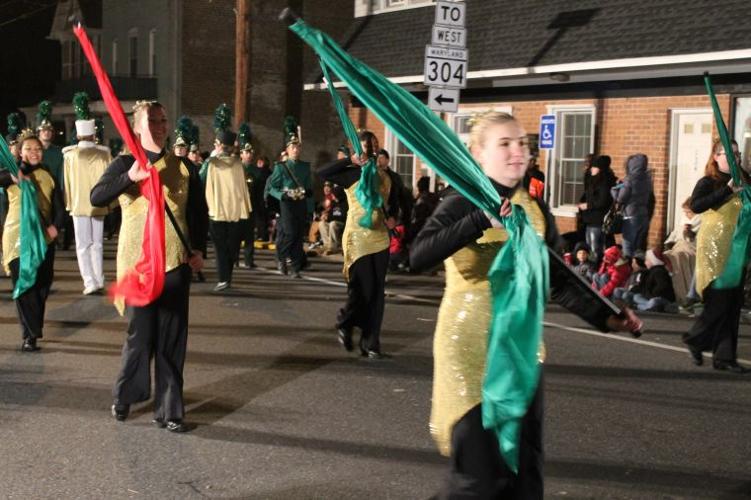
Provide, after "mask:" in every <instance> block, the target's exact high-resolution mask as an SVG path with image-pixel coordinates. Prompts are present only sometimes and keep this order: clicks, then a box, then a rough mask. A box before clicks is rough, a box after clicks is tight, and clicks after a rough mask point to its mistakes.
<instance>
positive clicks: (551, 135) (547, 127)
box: [540, 115, 555, 149]
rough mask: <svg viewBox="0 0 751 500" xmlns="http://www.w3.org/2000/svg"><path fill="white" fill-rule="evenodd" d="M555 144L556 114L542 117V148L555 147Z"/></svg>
mask: <svg viewBox="0 0 751 500" xmlns="http://www.w3.org/2000/svg"><path fill="white" fill-rule="evenodd" d="M554 146H555V115H542V116H541V117H540V149H553V147H554Z"/></svg>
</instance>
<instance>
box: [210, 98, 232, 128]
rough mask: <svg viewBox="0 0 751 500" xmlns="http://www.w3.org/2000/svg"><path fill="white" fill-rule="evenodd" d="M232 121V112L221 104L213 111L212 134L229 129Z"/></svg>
mask: <svg viewBox="0 0 751 500" xmlns="http://www.w3.org/2000/svg"><path fill="white" fill-rule="evenodd" d="M231 120H232V111H230V109H229V106H227V105H226V104H221V105H220V106H219V107H218V108H216V111H214V132H221V131H222V130H227V129H228V128H229V123H230V121H231Z"/></svg>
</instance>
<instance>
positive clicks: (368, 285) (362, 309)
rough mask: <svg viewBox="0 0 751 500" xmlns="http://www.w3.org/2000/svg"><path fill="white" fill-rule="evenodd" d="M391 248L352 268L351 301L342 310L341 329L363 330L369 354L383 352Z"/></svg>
mask: <svg viewBox="0 0 751 500" xmlns="http://www.w3.org/2000/svg"><path fill="white" fill-rule="evenodd" d="M388 266H389V250H388V248H387V249H385V250H382V251H380V252H378V253H374V254H370V255H365V256H364V257H360V258H359V259H357V260H356V261H355V262H354V264H352V266H350V268H349V282H348V283H347V302H346V304H344V307H343V308H342V309H340V310H339V315H338V317H337V325H336V326H337V328H342V329H345V330H352V328H354V327H358V328H360V330H362V337H361V338H360V347H361V348H362V349H365V350H367V351H376V352H380V350H381V323H383V309H384V302H385V292H384V288H385V286H386V271H387V270H388Z"/></svg>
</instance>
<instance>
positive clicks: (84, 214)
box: [62, 93, 112, 295]
mask: <svg viewBox="0 0 751 500" xmlns="http://www.w3.org/2000/svg"><path fill="white" fill-rule="evenodd" d="M74 108H75V110H76V115H77V117H78V119H77V120H76V123H75V125H76V137H77V139H78V142H77V143H76V144H75V145H73V146H68V147H66V148H64V149H63V175H62V177H63V187H64V188H63V193H64V197H65V210H67V211H68V213H69V214H70V216H71V217H72V218H73V231H74V233H75V236H76V258H77V259H78V270H79V271H80V273H81V278H82V279H83V294H84V295H91V294H94V293H99V292H101V291H102V290H103V289H104V270H103V249H104V244H103V242H104V217H105V216H106V215H107V213H108V212H109V207H107V206H105V207H95V206H94V205H92V204H91V199H90V194H91V189H92V188H93V187H94V186H95V185H96V183H97V182H98V181H99V179H100V178H101V177H102V174H104V171H105V170H107V166H108V165H109V164H110V162H111V161H112V157H111V156H110V149H109V148H108V147H106V146H99V145H97V144H96V143H95V142H94V139H95V136H96V126H95V122H94V120H93V119H91V116H90V113H89V106H88V96H86V94H83V93H80V94H76V96H75V97H74Z"/></svg>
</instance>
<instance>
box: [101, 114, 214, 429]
mask: <svg viewBox="0 0 751 500" xmlns="http://www.w3.org/2000/svg"><path fill="white" fill-rule="evenodd" d="M133 121H134V124H133V131H134V132H135V133H136V135H137V137H138V139H139V140H140V141H141V144H142V145H143V147H144V149H145V150H146V155H147V156H148V159H149V162H150V163H151V164H152V165H153V166H154V168H156V169H157V170H158V171H159V177H160V179H161V183H162V186H163V189H164V198H165V203H166V204H167V205H168V206H169V208H170V209H171V211H172V213H173V214H174V216H175V218H176V219H177V224H178V226H179V228H180V230H181V232H182V233H183V234H184V235H185V236H186V237H188V238H189V240H190V245H191V247H192V254H191V255H188V253H187V251H186V249H185V248H184V246H183V244H182V243H181V241H180V238H179V237H178V233H177V231H176V230H175V227H174V226H173V225H172V223H171V222H170V221H169V220H167V222H166V224H165V256H166V275H165V280H164V289H163V291H162V294H161V296H160V297H159V298H157V299H156V300H155V301H153V302H152V303H150V304H148V305H146V306H143V307H129V315H130V325H129V327H128V337H127V339H126V341H125V345H124V346H123V353H122V368H121V370H120V374H119V375H118V377H117V382H116V383H115V387H114V389H113V396H114V404H113V405H112V414H113V416H114V417H115V419H117V420H119V421H123V420H125V419H126V418H127V417H128V414H129V411H130V405H132V404H134V403H138V402H141V401H146V400H147V399H149V397H150V394H151V376H150V366H149V365H150V361H151V358H152V357H153V358H154V359H155V362H154V376H155V378H156V383H155V395H154V423H155V424H156V425H158V426H159V427H164V428H166V429H167V430H169V431H171V432H186V431H188V430H190V427H189V426H188V425H186V424H185V423H184V421H183V418H184V413H185V409H184V404H183V365H184V363H185V350H186V346H187V337H188V305H189V293H190V277H191V269H193V270H194V271H197V270H200V269H201V267H202V266H203V255H205V250H206V231H207V227H206V226H207V223H208V221H207V212H208V211H207V207H206V199H205V196H204V192H203V189H202V186H201V183H200V180H199V178H198V175H197V171H196V169H195V168H193V166H192V165H189V164H188V163H187V160H183V159H181V158H178V157H177V156H175V155H173V154H172V153H167V152H165V151H164V147H165V144H166V141H167V133H168V132H167V115H166V112H165V109H164V107H163V106H162V105H161V104H160V103H158V102H156V101H139V102H138V103H137V104H136V106H135V107H134V113H133ZM148 175H149V174H148V172H146V171H144V170H142V169H140V168H139V165H138V164H137V163H136V162H135V159H134V158H133V156H131V155H121V156H119V157H117V158H116V159H115V160H114V161H113V162H112V163H111V164H110V166H109V167H108V168H107V170H106V171H105V173H104V175H103V176H102V178H101V179H100V180H99V183H97V185H96V186H94V189H93V190H92V191H91V203H92V204H93V205H95V206H101V207H104V206H107V205H108V204H109V203H111V202H112V201H113V200H115V199H116V198H119V200H120V206H121V207H122V218H123V222H122V228H121V231H120V240H119V242H118V247H117V271H118V278H119V277H120V276H122V275H123V274H124V273H125V271H126V270H128V269H132V268H133V266H134V265H135V263H136V261H137V260H138V258H139V256H140V254H141V244H142V238H143V231H144V223H145V220H146V208H147V206H148V203H147V200H146V199H145V198H143V197H142V196H141V193H140V191H139V188H138V185H137V183H138V182H140V181H142V180H144V179H145V178H146V177H148ZM116 305H117V306H118V310H119V311H120V312H121V314H122V311H123V304H122V303H120V304H116Z"/></svg>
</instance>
